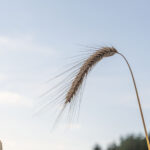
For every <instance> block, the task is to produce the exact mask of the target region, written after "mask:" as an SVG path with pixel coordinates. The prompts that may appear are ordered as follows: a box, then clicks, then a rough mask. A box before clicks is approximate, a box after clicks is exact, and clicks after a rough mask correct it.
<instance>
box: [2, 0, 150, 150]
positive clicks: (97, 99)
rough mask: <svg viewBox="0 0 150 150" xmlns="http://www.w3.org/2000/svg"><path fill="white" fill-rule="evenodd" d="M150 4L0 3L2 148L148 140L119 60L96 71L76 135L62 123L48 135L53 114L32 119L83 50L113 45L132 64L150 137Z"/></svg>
mask: <svg viewBox="0 0 150 150" xmlns="http://www.w3.org/2000/svg"><path fill="white" fill-rule="evenodd" d="M149 6H150V2H149V0H132V1H131V0H125V1H123V0H122V1H121V0H93V1H92V0H80V1H79V0H75V1H73V0H55V1H54V0H53V1H52V0H13V1H12V0H1V1H0V139H1V140H2V142H3V146H4V150H26V149H28V150H41V149H42V150H50V149H51V150H52V149H53V150H83V149H84V150H91V149H92V147H93V145H94V144H96V143H99V144H100V145H101V146H102V147H103V148H106V147H107V145H108V144H110V143H111V142H113V141H119V138H120V136H124V135H127V134H130V133H136V134H139V133H141V134H144V131H143V127H142V122H141V119H140V113H139V110H138V105H137V101H136V97H135V92H134V88H133V84H132V81H131V77H130V74H129V71H128V68H127V66H126V64H125V62H124V61H123V60H122V58H121V57H119V56H117V55H116V56H114V57H111V58H107V59H105V60H103V61H102V62H101V63H99V64H98V65H97V66H96V67H95V68H94V70H92V72H91V74H90V75H89V77H88V80H87V82H86V87H85V90H84V96H83V99H82V105H81V109H80V116H79V121H78V122H77V123H76V124H73V128H72V129H67V130H66V129H64V127H63V126H64V123H60V126H59V127H58V128H56V129H55V130H54V131H53V132H51V126H52V123H51V120H53V117H51V115H50V113H49V112H48V111H45V112H41V113H40V114H39V115H37V116H35V115H34V112H35V107H36V106H37V104H38V103H39V101H40V103H41V102H42V99H40V100H39V95H40V94H41V91H42V89H43V88H44V89H47V88H48V85H47V84H46V83H45V81H47V80H48V79H49V78H50V76H52V75H55V72H57V71H58V72H59V69H58V68H61V66H63V64H64V65H65V64H66V59H65V58H66V57H69V56H74V55H75V54H78V52H80V51H82V50H86V46H91V47H100V46H106V45H108V46H111V45H113V46H114V47H116V48H117V49H118V51H120V52H122V53H123V54H124V55H125V56H126V57H127V58H128V60H129V62H130V64H131V66H132V68H133V71H134V74H135V78H136V81H137V85H138V88H139V93H140V96H141V101H142V106H143V110H144V115H145V120H146V124H147V127H148V131H150V118H149V114H150V99H149V98H150V92H149V91H150V80H149V77H150V68H149V66H150V59H149V56H150V48H149V47H150V9H149ZM81 45H83V46H81ZM67 63H69V62H67ZM49 99H51V97H49Z"/></svg>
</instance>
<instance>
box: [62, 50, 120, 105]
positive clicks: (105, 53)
mask: <svg viewBox="0 0 150 150" xmlns="http://www.w3.org/2000/svg"><path fill="white" fill-rule="evenodd" d="M115 53H117V50H116V49H115V48H114V47H103V48H101V49H99V50H97V51H96V52H95V53H93V54H92V55H91V56H90V57H89V58H88V59H87V60H85V62H84V63H83V65H82V66H81V68H80V69H79V72H78V74H77V75H76V77H75V78H74V80H73V82H72V84H71V87H70V89H69V91H68V93H67V95H66V101H65V104H67V103H69V102H71V100H72V98H73V97H74V96H75V95H76V93H77V91H78V89H79V87H80V86H81V85H82V83H83V80H84V77H85V76H86V75H87V74H88V72H89V71H90V70H91V69H92V67H93V66H94V65H95V64H96V63H97V62H99V61H100V60H101V59H102V58H103V57H109V56H112V55H114V54H115Z"/></svg>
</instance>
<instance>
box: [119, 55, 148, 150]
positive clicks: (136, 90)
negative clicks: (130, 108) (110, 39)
mask: <svg viewBox="0 0 150 150" xmlns="http://www.w3.org/2000/svg"><path fill="white" fill-rule="evenodd" d="M118 54H119V55H121V56H122V57H123V59H124V60H125V62H126V63H127V65H128V68H129V70H130V73H131V76H132V80H133V84H134V88H135V92H136V97H137V101H138V105H139V109H140V114H141V118H142V123H143V127H144V131H145V136H146V141H147V146H148V150H150V143H149V138H148V133H147V129H146V124H145V120H144V115H143V111H142V106H141V102H140V97H139V94H138V89H137V86H136V82H135V78H134V75H133V72H132V69H131V67H130V64H129V62H128V61H127V59H126V58H125V56H124V55H122V54H121V53H118Z"/></svg>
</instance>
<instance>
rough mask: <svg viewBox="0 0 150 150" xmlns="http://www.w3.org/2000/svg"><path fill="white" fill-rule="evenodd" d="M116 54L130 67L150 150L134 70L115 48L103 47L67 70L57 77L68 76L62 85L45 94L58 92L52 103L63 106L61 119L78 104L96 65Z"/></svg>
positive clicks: (149, 146)
mask: <svg viewBox="0 0 150 150" xmlns="http://www.w3.org/2000/svg"><path fill="white" fill-rule="evenodd" d="M115 54H119V55H120V56H121V57H122V58H123V59H124V60H125V62H126V63H127V65H128V68H129V71H130V73H131V77H132V80H133V84H134V88H135V92H136V97H137V101H138V106H139V110H140V115H141V118H142V123H143V127H144V131H145V136H146V141H147V146H148V150H150V144H149V139H148V134H147V129H146V124H145V121H144V116H143V112H142V107H141V103H140V98H139V94H138V90H137V86H136V82H135V79H134V75H133V72H132V69H131V67H130V65H129V63H128V61H127V59H126V58H125V56H124V55H122V54H121V53H119V52H118V51H117V50H116V49H115V48H114V47H102V48H100V49H98V50H96V51H95V52H94V53H92V54H90V56H89V57H88V58H86V59H82V61H81V62H77V64H76V65H74V66H73V67H71V68H69V69H67V70H66V71H65V72H63V73H61V74H60V75H58V76H56V78H58V77H59V76H62V75H63V74H65V73H66V74H67V76H66V78H64V79H62V81H61V82H60V83H58V84H57V85H56V86H54V87H53V88H52V89H51V90H49V91H47V92H46V93H45V94H46V95H48V96H49V93H51V92H52V91H55V90H56V92H57V94H54V99H53V101H51V102H52V103H53V102H54V103H55V105H56V104H62V105H63V108H62V110H61V112H60V113H59V115H58V118H59V117H60V116H61V115H62V113H63V111H64V109H65V108H66V106H68V105H69V104H70V105H69V106H70V108H71V109H70V110H72V109H74V106H73V107H72V105H75V103H77V96H78V94H79V92H80V91H81V86H82V84H83V82H84V81H85V78H86V77H87V75H88V73H89V71H90V70H91V69H92V68H93V67H94V65H96V64H97V63H98V62H99V61H100V60H102V59H103V58H105V57H109V56H113V55H115ZM81 56H82V55H81ZM56 95H57V96H56ZM49 103H50V102H48V103H46V105H45V106H48V104H49ZM79 104H80V102H79ZM73 113H74V111H73ZM70 114H71V113H70ZM70 114H69V115H70ZM58 118H57V119H56V121H57V120H58ZM71 119H72V118H71Z"/></svg>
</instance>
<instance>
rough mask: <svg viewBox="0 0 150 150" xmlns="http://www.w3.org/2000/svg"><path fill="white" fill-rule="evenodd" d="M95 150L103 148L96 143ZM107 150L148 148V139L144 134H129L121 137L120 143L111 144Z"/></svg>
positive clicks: (140, 149) (139, 149)
mask: <svg viewBox="0 0 150 150" xmlns="http://www.w3.org/2000/svg"><path fill="white" fill-rule="evenodd" d="M149 139H150V137H149ZM93 150H102V149H101V147H100V146H99V145H96V146H95V148H94V149H93ZM106 150H148V148H147V144H146V139H145V138H144V137H143V136H141V135H138V136H135V135H129V136H126V137H121V138H120V142H119V144H116V143H112V144H110V145H109V146H108V147H107V149H106Z"/></svg>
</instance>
